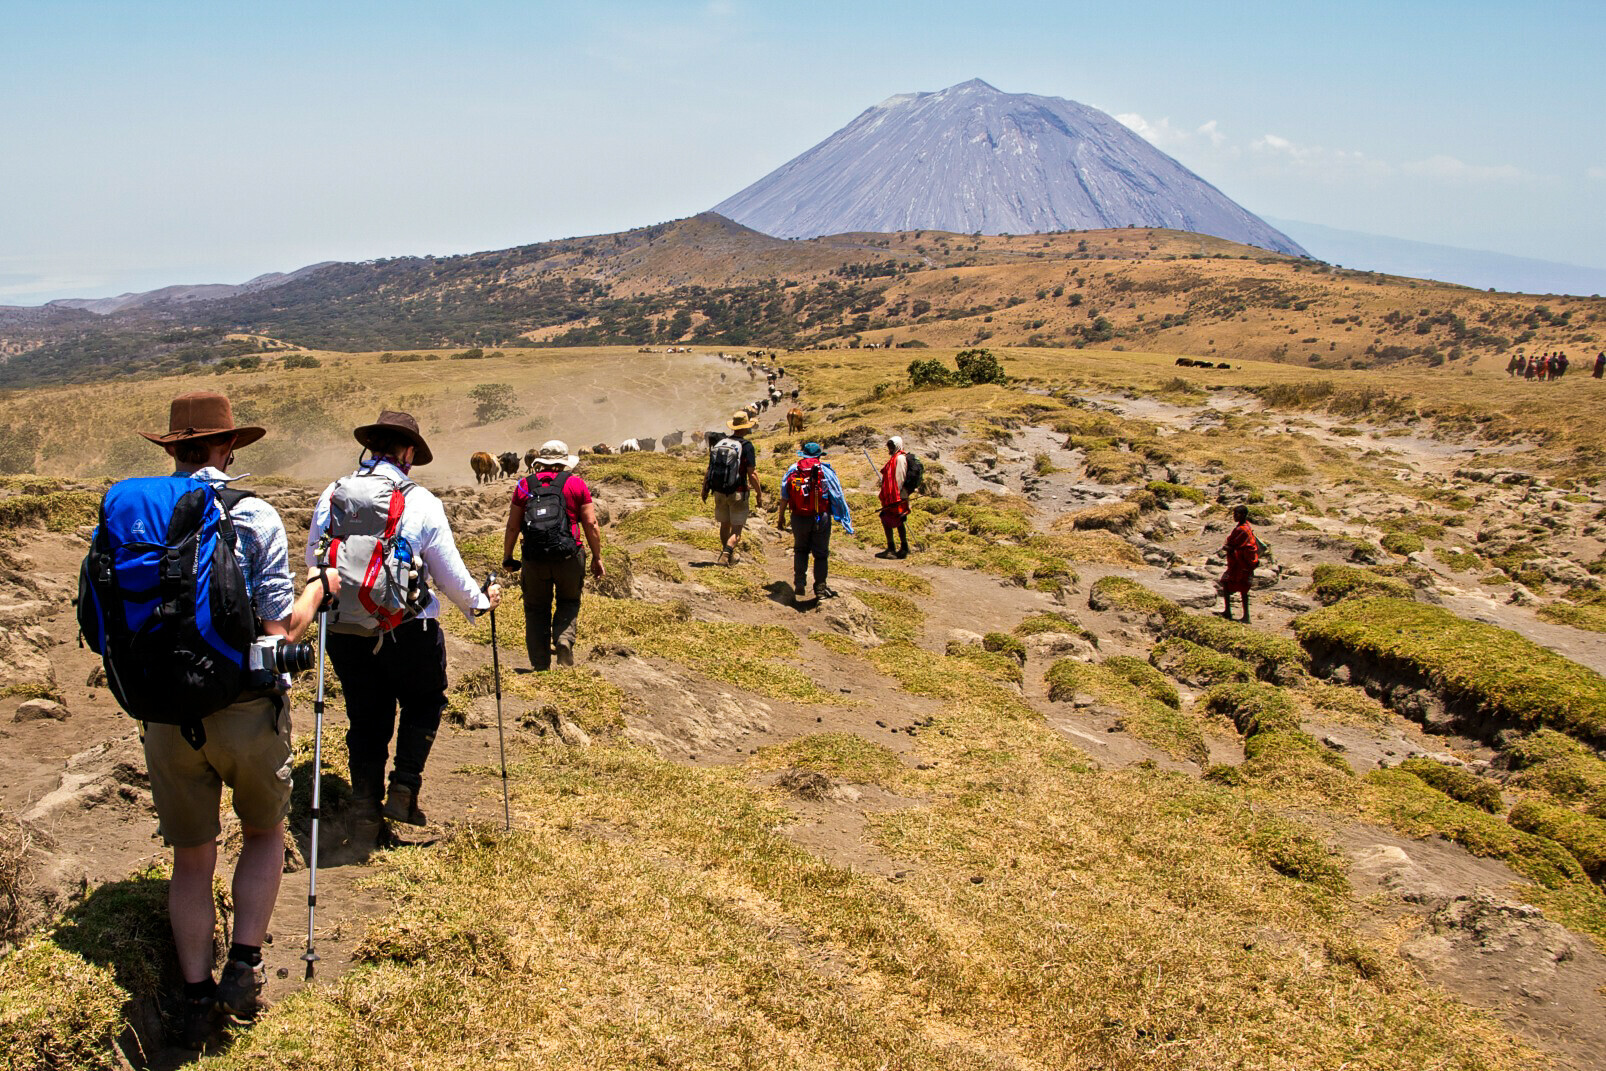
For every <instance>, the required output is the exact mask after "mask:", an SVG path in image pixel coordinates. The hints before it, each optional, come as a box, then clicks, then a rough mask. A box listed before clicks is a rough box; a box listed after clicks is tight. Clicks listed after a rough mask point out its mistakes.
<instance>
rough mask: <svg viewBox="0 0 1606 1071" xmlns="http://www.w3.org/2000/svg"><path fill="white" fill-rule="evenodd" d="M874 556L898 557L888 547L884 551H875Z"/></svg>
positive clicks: (895, 552)
mask: <svg viewBox="0 0 1606 1071" xmlns="http://www.w3.org/2000/svg"><path fill="white" fill-rule="evenodd" d="M875 556H876V557H877V558H896V557H897V556H898V552H897V551H895V550H893V549H892V548H891V547H888V548H887V549H886V550H878V551H876V552H875Z"/></svg>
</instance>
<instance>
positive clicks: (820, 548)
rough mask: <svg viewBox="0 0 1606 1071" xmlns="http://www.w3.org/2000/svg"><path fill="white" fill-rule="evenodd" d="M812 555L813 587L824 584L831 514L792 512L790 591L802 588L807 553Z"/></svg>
mask: <svg viewBox="0 0 1606 1071" xmlns="http://www.w3.org/2000/svg"><path fill="white" fill-rule="evenodd" d="M811 554H812V555H813V556H814V586H815V587H816V588H817V587H819V586H820V585H821V584H824V583H825V577H826V573H827V572H828V571H829V570H830V568H831V515H830V514H829V513H794V514H792V590H794V591H802V590H803V580H804V578H805V577H806V576H807V574H808V569H809V555H811Z"/></svg>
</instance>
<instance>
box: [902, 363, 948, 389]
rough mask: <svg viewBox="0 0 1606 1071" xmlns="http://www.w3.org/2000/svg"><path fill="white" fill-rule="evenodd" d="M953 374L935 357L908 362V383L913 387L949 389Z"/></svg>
mask: <svg viewBox="0 0 1606 1071" xmlns="http://www.w3.org/2000/svg"><path fill="white" fill-rule="evenodd" d="M954 379H955V377H954V373H952V372H950V371H949V370H948V367H947V366H946V365H944V364H943V363H942V362H941V361H939V360H937V359H936V358H935V357H926V358H916V359H915V360H913V361H910V362H909V383H910V385H911V386H914V387H951V386H953V385H954Z"/></svg>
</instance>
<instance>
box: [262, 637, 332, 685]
mask: <svg viewBox="0 0 1606 1071" xmlns="http://www.w3.org/2000/svg"><path fill="white" fill-rule="evenodd" d="M317 657H318V653H317V651H316V650H314V649H313V646H312V644H310V643H290V642H288V641H286V640H285V638H284V637H283V636H260V637H258V638H257V640H256V641H255V642H254V643H252V644H251V646H250V648H249V650H248V651H247V653H246V664H245V676H246V687H248V688H254V689H258V690H261V691H279V690H280V685H279V677H280V675H281V674H284V673H305V672H306V671H307V670H309V669H311V668H312V664H313V662H314V660H316V658H317Z"/></svg>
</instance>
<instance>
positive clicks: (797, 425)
mask: <svg viewBox="0 0 1606 1071" xmlns="http://www.w3.org/2000/svg"><path fill="white" fill-rule="evenodd" d="M786 430H787V431H802V430H803V410H801V409H799V408H798V407H797V406H795V405H794V406H793V407H792V408H790V409H788V410H787V411H786Z"/></svg>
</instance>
